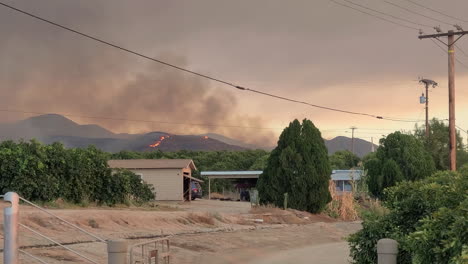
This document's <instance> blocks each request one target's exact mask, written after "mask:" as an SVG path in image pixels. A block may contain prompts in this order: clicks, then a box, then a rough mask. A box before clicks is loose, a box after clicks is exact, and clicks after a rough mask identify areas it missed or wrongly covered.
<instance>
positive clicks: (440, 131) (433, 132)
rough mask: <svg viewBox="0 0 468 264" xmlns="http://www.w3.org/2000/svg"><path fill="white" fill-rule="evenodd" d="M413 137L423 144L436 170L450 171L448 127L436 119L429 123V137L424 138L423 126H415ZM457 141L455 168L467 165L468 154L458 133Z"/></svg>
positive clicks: (424, 129)
mask: <svg viewBox="0 0 468 264" xmlns="http://www.w3.org/2000/svg"><path fill="white" fill-rule="evenodd" d="M414 135H415V136H416V137H417V138H418V139H420V140H421V141H423V142H424V146H425V148H426V150H427V151H428V152H429V153H430V154H431V156H432V159H433V160H434V163H435V167H436V169H437V170H448V169H450V158H449V151H450V150H449V149H450V145H449V144H450V143H449V142H450V140H449V138H450V137H449V127H448V125H447V124H445V123H444V122H443V121H442V120H438V119H436V118H434V119H432V120H431V121H430V122H429V137H426V128H425V126H421V127H418V126H416V128H415V130H414ZM456 139H457V168H460V167H461V166H463V165H464V164H467V163H468V153H467V151H466V150H465V146H464V145H463V138H462V137H461V136H460V132H459V131H457V133H456Z"/></svg>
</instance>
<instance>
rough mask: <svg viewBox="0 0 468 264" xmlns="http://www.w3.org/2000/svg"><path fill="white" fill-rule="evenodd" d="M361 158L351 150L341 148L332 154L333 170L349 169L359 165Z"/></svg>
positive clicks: (331, 163)
mask: <svg viewBox="0 0 468 264" xmlns="http://www.w3.org/2000/svg"><path fill="white" fill-rule="evenodd" d="M360 161H361V159H360V158H359V157H358V156H357V155H355V154H353V153H352V152H351V151H349V150H341V151H337V152H335V153H333V154H332V155H331V156H330V165H331V168H332V170H348V169H351V168H353V167H355V166H358V164H359V162H360Z"/></svg>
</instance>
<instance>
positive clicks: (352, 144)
mask: <svg viewBox="0 0 468 264" xmlns="http://www.w3.org/2000/svg"><path fill="white" fill-rule="evenodd" d="M350 129H351V130H352V132H351V133H352V136H351V153H353V154H354V130H355V129H357V127H350Z"/></svg>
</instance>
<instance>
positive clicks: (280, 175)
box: [257, 119, 331, 213]
mask: <svg viewBox="0 0 468 264" xmlns="http://www.w3.org/2000/svg"><path fill="white" fill-rule="evenodd" d="M330 173H331V168H330V163H329V160H328V154H327V149H326V147H325V144H324V142H323V140H322V137H321V134H320V131H319V130H318V129H317V128H316V127H315V126H314V124H313V123H312V122H311V121H310V120H307V119H305V120H304V121H303V122H302V124H301V123H300V122H299V121H298V120H297V119H296V120H294V121H293V122H291V123H290V124H289V126H288V127H287V128H285V129H284V130H283V132H282V133H281V135H280V138H279V141H278V146H277V147H276V148H275V149H274V150H273V151H272V152H271V155H270V157H269V158H268V162H267V166H266V168H265V170H264V171H263V174H262V175H261V176H260V178H259V180H258V183H257V188H258V190H259V195H260V200H261V202H262V203H271V204H274V205H276V206H282V204H283V199H284V198H283V197H284V194H285V193H288V194H289V197H290V198H289V200H288V206H290V207H291V208H294V209H298V210H305V211H309V212H312V213H317V212H320V211H322V210H323V208H324V207H325V206H326V204H327V203H328V202H330V200H331V196H330V193H329V192H328V182H329V179H330Z"/></svg>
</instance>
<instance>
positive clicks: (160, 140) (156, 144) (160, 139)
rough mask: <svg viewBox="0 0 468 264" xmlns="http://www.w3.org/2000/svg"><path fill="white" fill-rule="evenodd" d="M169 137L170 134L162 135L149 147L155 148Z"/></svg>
mask: <svg viewBox="0 0 468 264" xmlns="http://www.w3.org/2000/svg"><path fill="white" fill-rule="evenodd" d="M168 138H170V136H169V135H166V136H161V137H160V138H159V140H157V141H156V142H154V143H153V144H151V145H149V147H150V148H155V147H157V146H159V145H161V142H163V140H165V139H168Z"/></svg>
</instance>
